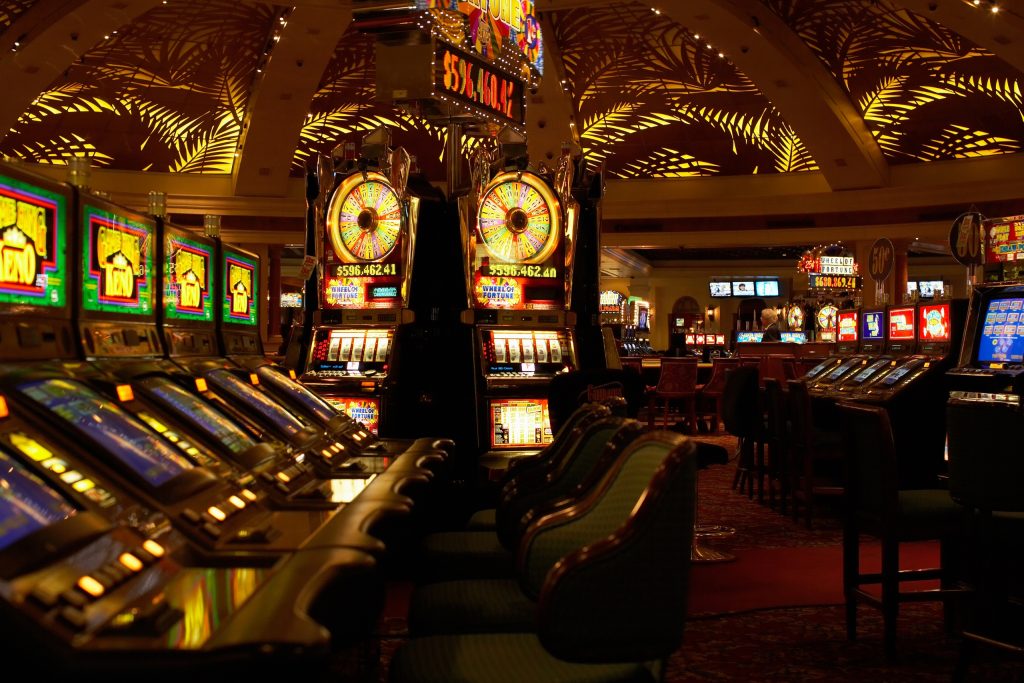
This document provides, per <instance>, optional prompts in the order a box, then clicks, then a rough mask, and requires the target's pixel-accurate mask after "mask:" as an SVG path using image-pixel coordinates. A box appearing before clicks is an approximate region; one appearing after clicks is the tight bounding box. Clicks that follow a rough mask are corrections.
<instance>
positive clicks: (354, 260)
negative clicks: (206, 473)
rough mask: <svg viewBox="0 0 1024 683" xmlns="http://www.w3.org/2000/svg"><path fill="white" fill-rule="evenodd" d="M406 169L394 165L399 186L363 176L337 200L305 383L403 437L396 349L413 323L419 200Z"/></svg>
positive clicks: (351, 180)
mask: <svg viewBox="0 0 1024 683" xmlns="http://www.w3.org/2000/svg"><path fill="white" fill-rule="evenodd" d="M402 153H403V152H401V151H397V152H396V154H395V155H393V158H394V159H396V160H397V159H399V158H400V157H401V155H402ZM406 158H407V156H406ZM400 167H401V164H398V163H394V164H393V170H394V171H395V172H393V173H390V175H391V177H392V178H394V181H392V180H391V179H389V178H388V177H386V176H385V174H384V173H382V172H377V171H356V172H354V173H352V174H351V175H349V176H348V177H346V178H345V179H343V180H342V181H341V183H340V184H339V186H338V187H337V189H336V190H335V191H334V193H333V194H332V195H331V197H330V200H329V202H328V206H327V212H326V216H327V217H326V227H325V230H326V236H327V239H326V241H327V246H326V247H325V249H324V253H325V255H326V256H325V262H324V273H323V277H322V279H321V290H320V309H319V311H318V312H317V313H316V316H315V318H314V322H313V325H314V328H315V329H314V332H313V339H312V342H311V344H310V347H309V350H308V356H307V360H306V364H305V368H306V371H305V372H304V373H303V375H302V377H301V378H300V381H301V382H302V383H303V384H305V385H307V386H308V387H310V388H311V389H312V390H313V391H315V392H316V393H318V394H320V395H321V396H323V397H324V398H326V399H327V400H328V401H329V402H330V403H331V404H333V405H334V406H336V407H337V408H338V409H339V410H341V411H343V412H344V413H346V414H347V415H349V416H351V417H352V418H353V419H355V420H358V421H359V422H362V423H363V424H364V425H366V429H367V431H369V432H370V433H371V434H374V435H377V434H380V435H388V434H389V433H392V432H395V431H397V427H396V426H395V425H397V423H398V421H399V420H400V419H401V416H400V415H398V414H397V398H396V396H395V392H396V391H397V389H395V388H394V385H395V384H396V382H397V379H398V375H399V372H400V368H399V367H398V361H399V358H400V355H399V353H398V352H397V351H398V349H397V348H396V347H397V346H398V345H399V344H400V338H401V332H402V329H403V326H408V325H409V324H410V323H412V322H413V320H414V316H413V311H412V310H410V309H409V307H408V306H409V283H410V281H411V279H412V271H413V256H414V253H415V245H416V232H417V221H418V217H419V201H420V200H419V198H417V197H415V196H413V195H410V194H407V193H406V191H405V179H404V178H403V177H400V176H402V172H400ZM404 173H405V174H406V175H407V173H408V170H407V167H406V170H405V171H404Z"/></svg>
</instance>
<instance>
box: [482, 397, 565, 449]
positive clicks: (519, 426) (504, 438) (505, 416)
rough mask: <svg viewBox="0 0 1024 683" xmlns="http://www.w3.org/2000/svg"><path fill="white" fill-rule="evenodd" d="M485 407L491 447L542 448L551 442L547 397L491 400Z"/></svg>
mask: <svg viewBox="0 0 1024 683" xmlns="http://www.w3.org/2000/svg"><path fill="white" fill-rule="evenodd" d="M488 407H489V409H490V414H491V415H490V419H491V446H492V447H494V448H523V447H541V446H543V445H545V444H549V443H551V440H552V437H551V420H550V418H549V416H548V402H547V399H543V398H537V399H533V398H515V399H501V400H495V401H490V402H489V405H488Z"/></svg>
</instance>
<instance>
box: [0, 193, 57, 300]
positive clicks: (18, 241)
mask: <svg viewBox="0 0 1024 683" xmlns="http://www.w3.org/2000/svg"><path fill="white" fill-rule="evenodd" d="M67 216H68V200H67V197H66V196H65V195H63V194H60V193H57V192H52V191H50V190H47V189H45V188H42V187H37V186H35V185H32V184H30V183H27V182H23V181H21V180H18V179H16V178H12V177H9V176H5V175H0V303H3V304H19V305H31V306H52V307H58V308H59V307H62V306H64V304H65V301H66V297H67V277H68V274H67V220H68V218H67Z"/></svg>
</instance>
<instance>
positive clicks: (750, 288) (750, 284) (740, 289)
mask: <svg viewBox="0 0 1024 683" xmlns="http://www.w3.org/2000/svg"><path fill="white" fill-rule="evenodd" d="M732 295H733V296H754V281H753V280H736V281H735V282H733V283H732Z"/></svg>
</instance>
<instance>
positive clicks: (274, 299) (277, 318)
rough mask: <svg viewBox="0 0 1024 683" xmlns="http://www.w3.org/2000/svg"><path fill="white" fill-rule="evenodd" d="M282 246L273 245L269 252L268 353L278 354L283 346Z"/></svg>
mask: <svg viewBox="0 0 1024 683" xmlns="http://www.w3.org/2000/svg"><path fill="white" fill-rule="evenodd" d="M282 250H283V247H282V246H281V245H280V244H271V245H270V246H269V247H268V249H267V251H268V264H267V265H268V266H269V267H270V272H269V273H268V274H267V282H268V284H267V293H268V294H269V295H270V301H268V302H267V345H268V346H269V348H268V349H267V352H268V353H276V352H277V349H278V348H280V346H281V341H282V338H281V251H282Z"/></svg>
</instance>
